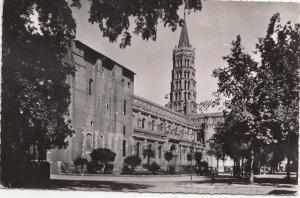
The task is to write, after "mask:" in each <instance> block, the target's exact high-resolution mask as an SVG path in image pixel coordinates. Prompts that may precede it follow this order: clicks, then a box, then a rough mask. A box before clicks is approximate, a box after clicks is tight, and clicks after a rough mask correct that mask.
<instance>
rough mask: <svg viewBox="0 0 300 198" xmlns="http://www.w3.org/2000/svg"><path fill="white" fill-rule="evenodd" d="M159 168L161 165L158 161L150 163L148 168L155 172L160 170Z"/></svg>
mask: <svg viewBox="0 0 300 198" xmlns="http://www.w3.org/2000/svg"><path fill="white" fill-rule="evenodd" d="M159 169H160V166H159V165H158V164H157V163H156V162H153V163H152V164H150V166H149V169H148V170H149V171H151V172H152V173H153V174H155V173H156V172H157V171H159Z"/></svg>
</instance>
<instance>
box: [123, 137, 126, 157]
mask: <svg viewBox="0 0 300 198" xmlns="http://www.w3.org/2000/svg"><path fill="white" fill-rule="evenodd" d="M125 156H126V140H123V157H125Z"/></svg>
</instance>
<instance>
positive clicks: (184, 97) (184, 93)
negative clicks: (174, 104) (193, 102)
mask: <svg viewBox="0 0 300 198" xmlns="http://www.w3.org/2000/svg"><path fill="white" fill-rule="evenodd" d="M184 99H185V100H186V92H184Z"/></svg>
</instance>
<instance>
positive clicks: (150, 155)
mask: <svg viewBox="0 0 300 198" xmlns="http://www.w3.org/2000/svg"><path fill="white" fill-rule="evenodd" d="M143 156H144V158H147V167H148V168H149V165H150V159H151V158H154V157H155V152H154V150H153V149H152V147H151V144H149V145H148V147H147V148H146V149H144V150H143Z"/></svg>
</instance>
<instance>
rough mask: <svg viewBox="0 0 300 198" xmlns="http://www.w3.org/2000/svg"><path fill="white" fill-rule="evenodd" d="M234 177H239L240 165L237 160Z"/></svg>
mask: <svg viewBox="0 0 300 198" xmlns="http://www.w3.org/2000/svg"><path fill="white" fill-rule="evenodd" d="M236 176H238V177H240V176H241V163H240V159H239V158H238V159H237V160H236Z"/></svg>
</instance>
